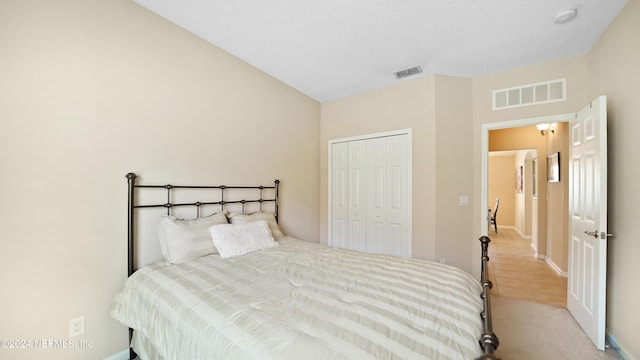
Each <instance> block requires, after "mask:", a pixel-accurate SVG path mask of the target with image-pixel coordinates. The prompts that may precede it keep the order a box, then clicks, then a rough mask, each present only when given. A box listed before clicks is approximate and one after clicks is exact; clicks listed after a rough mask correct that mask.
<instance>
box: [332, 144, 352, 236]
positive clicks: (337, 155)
mask: <svg viewBox="0 0 640 360" xmlns="http://www.w3.org/2000/svg"><path fill="white" fill-rule="evenodd" d="M348 149H349V147H348V143H337V144H333V145H332V146H331V159H332V160H331V164H330V166H331V194H330V196H331V237H330V238H329V245H331V246H335V247H341V248H345V247H347V245H348V241H349V236H348V224H349V208H348V199H347V196H348V194H349V189H348V173H349V169H348V163H349V162H348V159H349V152H348Z"/></svg>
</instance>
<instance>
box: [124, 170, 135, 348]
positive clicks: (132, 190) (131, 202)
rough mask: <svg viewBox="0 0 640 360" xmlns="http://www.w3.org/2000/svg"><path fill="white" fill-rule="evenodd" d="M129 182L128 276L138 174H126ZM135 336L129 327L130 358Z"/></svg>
mask: <svg viewBox="0 0 640 360" xmlns="http://www.w3.org/2000/svg"><path fill="white" fill-rule="evenodd" d="M126 177H127V182H128V186H129V191H128V200H127V203H128V211H127V244H128V250H127V261H128V276H131V274H133V271H134V267H133V259H134V253H133V251H134V248H133V242H134V239H133V234H134V219H133V211H134V207H135V185H136V177H137V176H136V174H134V173H128V174H127V175H126ZM132 338H133V329H132V328H129V359H135V358H136V353H135V352H134V351H133V348H131V339H132Z"/></svg>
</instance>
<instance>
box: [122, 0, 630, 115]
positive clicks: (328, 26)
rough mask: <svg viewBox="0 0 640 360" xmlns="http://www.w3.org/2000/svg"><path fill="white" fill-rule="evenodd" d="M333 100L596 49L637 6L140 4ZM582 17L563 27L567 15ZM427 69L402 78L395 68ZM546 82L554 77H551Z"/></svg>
mask: <svg viewBox="0 0 640 360" xmlns="http://www.w3.org/2000/svg"><path fill="white" fill-rule="evenodd" d="M134 1H136V2H137V3H139V4H140V5H142V6H144V7H146V8H148V9H149V10H151V11H153V12H155V13H157V14H158V15H160V16H162V17H164V18H166V19H168V20H169V21H171V22H173V23H175V24H177V25H179V26H181V27H183V28H185V29H187V30H188V31H190V32H192V33H194V34H196V35H198V36H200V37H202V38H204V39H205V40H207V41H209V42H210V43H212V44H214V45H216V46H218V47H219V48H222V49H224V50H225V51H227V52H229V53H231V54H233V55H235V56H237V57H238V58H240V59H242V60H244V61H246V62H247V63H249V64H251V65H253V66H255V67H256V68H258V69H260V70H262V71H264V72H266V73H268V74H270V75H271V76H273V77H275V78H277V79H279V80H280V81H282V82H284V83H286V84H288V85H290V86H292V87H294V88H296V89H297V90H299V91H301V92H303V93H305V94H307V95H308V96H310V97H312V98H314V99H316V100H318V101H320V102H325V101H329V100H334V99H339V98H342V97H345V96H349V95H353V94H357V93H361V92H364V91H368V90H372V89H376V88H380V87H384V86H388V85H392V84H395V83H398V82H402V81H407V80H412V79H415V78H417V77H420V76H428V75H433V74H442V75H452V76H463V77H476V76H480V75H485V74H489V73H493V72H497V71H502V70H506V69H511V68H515V67H520V66H525V65H530V64H535V63H540V62H544V61H549V60H554V59H559V58H564V57H568V56H573V55H579V54H584V53H586V52H587V51H588V50H589V49H590V48H591V46H592V45H593V43H594V42H595V41H596V40H597V39H598V37H599V36H600V34H601V33H602V32H603V31H604V30H605V29H606V28H607V26H608V25H609V24H610V23H611V21H612V20H613V19H614V18H615V17H616V16H617V15H618V13H619V12H620V10H621V9H622V8H623V7H624V5H625V4H626V3H627V0H573V1H568V0H448V1H447V0H404V1H402V0H399V1H388V0H387V1H380V0H351V1H348V0H322V1H320V0H316V1H309V0H264V1H251V0H234V1H222V0H181V1H175V0H134ZM567 8H577V10H578V15H577V16H576V18H575V19H574V20H573V21H571V22H568V23H565V24H560V25H556V24H554V23H553V21H552V18H553V16H554V15H556V14H557V13H558V12H560V11H561V10H564V9H567ZM417 65H420V66H421V67H422V70H423V73H422V74H419V75H414V76H411V77H408V78H405V79H401V80H397V79H396V78H395V76H394V72H396V71H399V70H403V69H405V68H408V67H412V66H417ZM541 80H545V79H541Z"/></svg>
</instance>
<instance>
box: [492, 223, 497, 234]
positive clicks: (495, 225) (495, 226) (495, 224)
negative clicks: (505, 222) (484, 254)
mask: <svg viewBox="0 0 640 360" xmlns="http://www.w3.org/2000/svg"><path fill="white" fill-rule="evenodd" d="M493 227H494V228H495V229H496V234H497V233H498V223H497V222H494V223H493Z"/></svg>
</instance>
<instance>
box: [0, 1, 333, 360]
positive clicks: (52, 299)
mask: <svg viewBox="0 0 640 360" xmlns="http://www.w3.org/2000/svg"><path fill="white" fill-rule="evenodd" d="M0 48H2V56H1V57H0V79H2V81H1V82H0V119H1V121H2V128H1V129H0V164H1V166H0V172H1V175H0V186H1V188H2V189H3V197H2V202H3V206H2V207H0V213H1V216H0V218H1V219H2V220H1V221H2V226H0V264H2V265H1V269H0V279H1V281H0V293H1V294H2V295H1V296H0V309H2V311H1V312H0V324H1V325H0V338H2V339H62V340H64V339H67V336H68V321H69V319H72V318H75V317H77V316H81V315H84V316H85V318H86V333H85V335H83V336H80V337H79V338H76V340H80V339H82V340H85V341H92V342H93V349H86V350H78V349H75V350H64V349H48V350H38V349H31V350H25V349H21V350H6V349H0V358H11V359H102V358H104V357H106V356H110V355H112V354H115V353H117V352H119V351H121V350H123V349H125V348H126V347H127V330H126V328H125V327H123V326H121V325H119V324H117V323H116V322H114V321H112V320H111V319H110V318H109V314H108V312H109V308H110V306H111V301H112V299H113V297H114V295H115V293H116V291H117V290H118V289H119V287H120V286H121V284H122V282H123V280H124V279H125V277H126V218H125V217H126V215H125V214H126V210H125V209H126V179H125V177H124V175H125V174H126V173H127V172H129V171H135V172H138V174H139V175H140V181H141V182H145V181H146V182H153V181H158V182H161V183H164V182H167V183H168V182H173V183H177V182H186V183H203V182H206V183H224V184H230V183H240V184H269V183H271V182H272V181H273V180H274V179H275V178H279V179H280V180H281V181H282V187H281V189H282V198H281V200H282V203H281V205H282V207H281V214H282V218H281V219H282V227H283V229H284V231H285V232H287V233H289V234H291V235H294V236H296V237H299V238H302V239H307V240H311V241H318V233H319V230H318V219H319V213H318V209H319V203H318V202H319V195H320V194H319V193H318V189H319V179H320V174H319V159H320V155H319V153H318V151H319V148H320V147H319V144H318V141H319V136H318V134H319V120H320V104H319V103H317V102H316V101H314V100H311V99H310V98H308V97H306V96H305V95H303V94H301V93H299V92H297V91H295V90H293V89H291V88H290V87H288V86H286V85H284V84H282V83H281V82H279V81H276V80H274V79H273V78H271V77H269V76H267V75H265V74H263V73H261V72H260V71H257V70H256V69H255V68H253V67H251V66H248V65H247V64H245V63H243V62H241V61H239V60H237V59H236V58H234V57H232V56H230V55H228V54H227V53H225V52H223V51H221V50H219V49H217V48H215V47H213V46H211V45H209V44H207V43H205V42H204V41H202V40H200V39H199V38H197V37H195V36H193V35H192V34H190V33H187V32H185V31H184V30H181V29H179V28H178V27H176V26H174V25H172V24H171V23H169V22H167V21H165V20H163V19H162V18H160V17H158V16H156V15H153V14H152V13H150V12H149V11H147V10H145V9H143V8H142V7H139V6H137V5H135V4H134V3H133V2H132V1H129V0H111V1H85V0H66V1H55V2H48V1H27V0H16V1H7V0H4V1H2V2H0ZM293 134H295V135H293Z"/></svg>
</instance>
